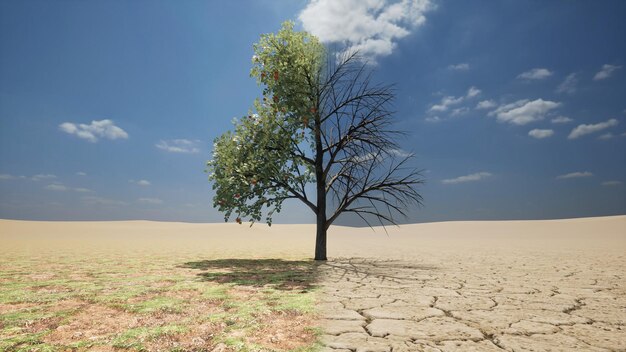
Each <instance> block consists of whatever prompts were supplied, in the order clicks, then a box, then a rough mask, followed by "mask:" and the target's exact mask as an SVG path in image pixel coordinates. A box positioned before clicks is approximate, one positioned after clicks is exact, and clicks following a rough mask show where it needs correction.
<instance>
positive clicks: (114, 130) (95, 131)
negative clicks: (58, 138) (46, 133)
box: [59, 120, 128, 143]
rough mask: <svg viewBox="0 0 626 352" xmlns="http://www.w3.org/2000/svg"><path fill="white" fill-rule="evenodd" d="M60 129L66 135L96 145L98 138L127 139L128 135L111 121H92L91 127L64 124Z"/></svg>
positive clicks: (70, 123)
mask: <svg viewBox="0 0 626 352" xmlns="http://www.w3.org/2000/svg"><path fill="white" fill-rule="evenodd" d="M59 129H60V130H61V131H63V132H65V133H69V134H74V135H76V136H77V137H78V138H82V139H85V140H87V141H89V142H92V143H95V142H97V141H98V138H107V139H120V138H121V139H127V138H128V133H126V131H124V130H123V129H121V128H119V127H117V126H115V124H114V123H113V121H111V120H100V121H95V120H94V121H91V123H90V124H89V125H86V124H83V123H81V124H78V125H76V124H75V123H72V122H64V123H62V124H60V125H59Z"/></svg>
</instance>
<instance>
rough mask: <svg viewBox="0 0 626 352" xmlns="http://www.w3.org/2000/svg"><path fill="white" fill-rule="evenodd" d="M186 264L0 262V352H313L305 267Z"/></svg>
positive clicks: (119, 259) (69, 258) (111, 259)
mask: <svg viewBox="0 0 626 352" xmlns="http://www.w3.org/2000/svg"><path fill="white" fill-rule="evenodd" d="M188 259H189V260H186V261H185V260H180V259H179V258H176V257H173V258H172V257H170V258H164V257H158V256H153V255H149V254H141V255H133V256H123V255H122V254H113V253H111V252H109V253H106V254H102V255H97V256H81V255H51V256H40V257H37V258H29V257H26V256H19V255H17V254H16V255H10V254H9V255H6V256H3V257H2V258H1V259H0V351H66V350H74V351H86V350H90V349H98V350H128V351H157V350H158V351H212V350H213V349H214V348H215V347H216V346H221V347H220V348H223V351H312V350H313V349H315V348H316V347H315V346H316V342H315V340H316V335H317V333H316V330H315V328H314V327H313V326H314V320H313V318H314V317H313V314H312V311H313V305H314V293H315V289H314V281H313V280H314V275H313V274H314V271H313V265H314V263H313V262H312V261H279V260H264V259H258V260H247V259H246V260H244V259H241V260H206V259H204V258H188ZM194 259H195V260H194ZM220 344H221V345H220Z"/></svg>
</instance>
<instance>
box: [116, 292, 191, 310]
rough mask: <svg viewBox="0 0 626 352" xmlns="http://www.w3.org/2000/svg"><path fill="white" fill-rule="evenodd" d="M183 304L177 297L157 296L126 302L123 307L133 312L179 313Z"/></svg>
mask: <svg viewBox="0 0 626 352" xmlns="http://www.w3.org/2000/svg"><path fill="white" fill-rule="evenodd" d="M184 305H185V301H184V300H182V299H179V298H172V297H164V296H157V297H154V298H152V299H148V300H145V301H142V302H138V303H133V304H126V305H124V308H125V309H126V310H128V311H131V312H135V313H154V312H158V311H161V312H167V313H180V312H181V311H182V309H183V306H184Z"/></svg>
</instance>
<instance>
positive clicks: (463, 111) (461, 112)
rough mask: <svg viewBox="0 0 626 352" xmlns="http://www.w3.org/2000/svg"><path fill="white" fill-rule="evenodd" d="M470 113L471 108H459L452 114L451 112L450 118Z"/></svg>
mask: <svg viewBox="0 0 626 352" xmlns="http://www.w3.org/2000/svg"><path fill="white" fill-rule="evenodd" d="M468 112H469V108H467V107H462V108H457V109H453V110H452V112H450V116H459V115H465V114H467V113H468Z"/></svg>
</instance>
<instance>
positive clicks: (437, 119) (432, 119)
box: [424, 116, 443, 123]
mask: <svg viewBox="0 0 626 352" xmlns="http://www.w3.org/2000/svg"><path fill="white" fill-rule="evenodd" d="M424 121H426V122H431V123H435V122H441V121H443V119H442V118H440V117H439V116H429V117H427V118H425V119H424Z"/></svg>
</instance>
